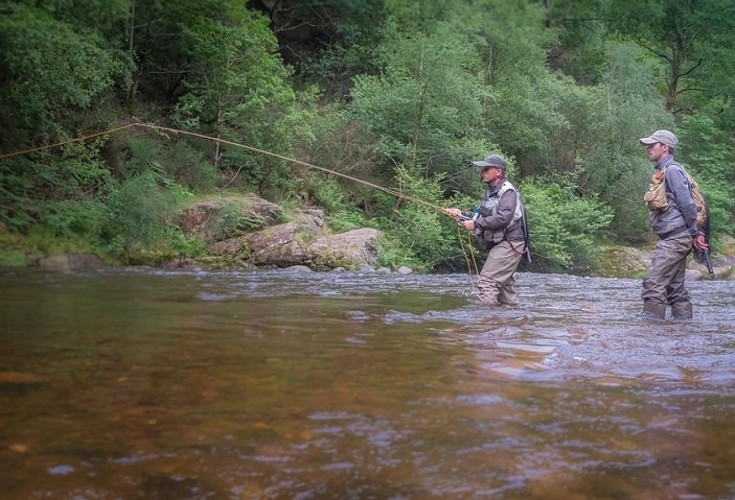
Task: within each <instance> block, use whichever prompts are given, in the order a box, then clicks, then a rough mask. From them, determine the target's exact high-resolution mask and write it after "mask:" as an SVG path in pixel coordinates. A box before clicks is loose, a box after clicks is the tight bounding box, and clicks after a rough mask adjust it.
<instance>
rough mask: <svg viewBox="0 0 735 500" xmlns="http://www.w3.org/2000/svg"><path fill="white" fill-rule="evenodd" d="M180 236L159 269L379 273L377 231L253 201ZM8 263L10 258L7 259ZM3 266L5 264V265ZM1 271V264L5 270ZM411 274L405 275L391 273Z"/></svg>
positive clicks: (730, 248) (55, 258)
mask: <svg viewBox="0 0 735 500" xmlns="http://www.w3.org/2000/svg"><path fill="white" fill-rule="evenodd" d="M171 223H172V224H175V225H177V226H178V227H179V228H180V229H181V231H182V232H183V233H184V234H185V235H188V236H191V237H195V238H198V239H199V240H201V241H202V242H203V244H204V245H205V246H206V252H205V254H206V255H205V256H203V257H201V258H199V259H196V260H192V259H183V258H182V259H173V260H168V261H165V262H162V263H159V264H158V265H160V266H161V267H164V268H195V267H222V266H223V265H226V266H228V267H238V268H251V269H255V268H265V269H274V268H280V269H301V270H312V271H333V270H345V269H347V270H363V271H367V270H380V271H383V272H390V270H388V269H382V268H379V267H378V262H379V252H380V238H381V233H380V231H378V230H376V229H372V228H359V229H353V230H350V231H345V232H342V233H335V232H333V231H332V230H330V229H329V227H328V226H327V224H326V221H325V214H324V212H323V211H322V210H319V209H305V210H299V211H295V212H291V213H290V214H289V215H286V213H285V211H284V210H283V209H282V208H281V207H280V206H279V205H277V204H275V203H271V202H269V201H267V200H264V199H262V198H259V197H257V196H255V195H252V194H250V195H247V196H229V197H218V198H216V199H206V200H200V201H197V202H193V203H191V204H189V205H188V206H186V207H185V208H184V209H183V210H181V211H180V212H179V213H178V215H177V217H176V219H175V220H173V221H171ZM719 241H720V247H721V249H720V252H719V253H717V254H714V255H713V258H712V261H713V265H714V266H715V275H716V279H735V238H732V237H730V236H724V237H721V238H719ZM14 252H16V254H18V255H17V259H15V260H16V262H17V265H35V266H39V267H41V268H44V269H50V270H61V271H64V270H83V269H96V268H100V267H103V266H105V265H106V264H107V263H106V262H105V261H104V260H103V259H102V258H100V257H99V256H97V255H94V254H90V253H83V252H82V253H73V252H66V253H50V255H44V256H38V255H35V254H34V255H21V254H22V250H14ZM11 255H12V254H11ZM650 255H651V248H633V247H625V246H609V247H606V248H603V249H601V251H600V252H599V253H598V255H597V257H596V259H595V261H594V262H592V263H591V266H590V270H589V274H591V275H595V276H603V277H620V278H622V277H629V278H630V277H632V278H636V277H642V276H643V275H644V274H645V272H646V268H647V267H648V265H649V263H650ZM6 260H7V259H6ZM5 264H6V265H8V263H7V262H6V263H5ZM688 268H689V269H688V275H687V278H688V279H690V280H697V279H702V278H706V277H707V276H708V274H707V269H706V267H705V266H703V265H702V264H699V263H697V262H695V261H694V260H692V261H691V262H690V263H689V266H688ZM397 271H398V272H401V273H409V272H412V270H411V269H409V268H405V267H404V268H401V269H398V270H397Z"/></svg>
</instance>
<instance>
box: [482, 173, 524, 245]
mask: <svg viewBox="0 0 735 500" xmlns="http://www.w3.org/2000/svg"><path fill="white" fill-rule="evenodd" d="M523 211H524V208H523V203H522V202H521V200H520V197H519V196H518V192H517V190H516V188H515V186H513V184H511V183H510V182H508V181H507V180H504V181H502V182H500V183H498V185H497V186H489V185H486V186H485V192H484V193H483V195H482V202H481V203H480V216H479V217H478V218H477V219H476V220H475V235H477V236H478V237H480V238H482V239H484V240H485V241H487V242H488V244H490V245H493V244H495V243H499V242H501V241H503V240H508V241H512V242H514V243H515V242H517V243H518V244H520V245H521V246H522V245H523V242H524V241H525V236H524V234H523V215H524V214H523Z"/></svg>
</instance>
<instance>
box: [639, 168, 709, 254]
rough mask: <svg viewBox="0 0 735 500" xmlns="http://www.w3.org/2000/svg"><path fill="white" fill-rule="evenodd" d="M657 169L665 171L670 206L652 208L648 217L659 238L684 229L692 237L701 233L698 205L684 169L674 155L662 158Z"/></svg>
mask: <svg viewBox="0 0 735 500" xmlns="http://www.w3.org/2000/svg"><path fill="white" fill-rule="evenodd" d="M656 169H658V170H663V171H664V179H665V182H666V199H667V201H668V206H667V207H666V208H665V209H663V210H651V211H649V212H648V219H649V220H650V222H651V227H652V228H653V230H654V231H655V233H656V234H657V235H658V237H659V238H661V239H662V240H665V239H666V238H670V237H672V236H674V235H676V234H679V233H681V232H683V231H689V234H690V235H691V236H692V237H695V236H696V235H697V234H698V233H699V229H698V228H697V205H695V203H694V200H693V199H692V193H691V191H690V190H689V182H688V181H687V176H686V173H685V172H684V169H683V168H682V167H681V165H679V164H678V163H676V162H675V161H674V157H673V156H672V155H668V156H665V157H663V158H661V159H660V160H659V161H658V162H657V163H656Z"/></svg>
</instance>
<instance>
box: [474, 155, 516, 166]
mask: <svg viewBox="0 0 735 500" xmlns="http://www.w3.org/2000/svg"><path fill="white" fill-rule="evenodd" d="M472 164H473V165H475V166H476V167H480V168H487V167H495V168H499V169H500V170H505V169H506V167H507V166H508V163H507V162H506V161H505V158H503V157H502V156H500V155H490V156H486V157H485V158H484V159H482V160H478V161H473V162H472Z"/></svg>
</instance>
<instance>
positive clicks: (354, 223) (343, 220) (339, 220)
mask: <svg viewBox="0 0 735 500" xmlns="http://www.w3.org/2000/svg"><path fill="white" fill-rule="evenodd" d="M327 224H329V227H330V228H331V229H332V231H334V232H337V233H344V232H345V231H351V230H352V229H360V228H362V227H372V228H374V229H380V225H379V224H378V223H377V221H375V219H369V218H367V217H366V216H365V214H364V213H362V212H358V211H355V210H343V211H341V212H335V213H331V214H329V215H328V216H327Z"/></svg>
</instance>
